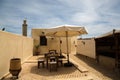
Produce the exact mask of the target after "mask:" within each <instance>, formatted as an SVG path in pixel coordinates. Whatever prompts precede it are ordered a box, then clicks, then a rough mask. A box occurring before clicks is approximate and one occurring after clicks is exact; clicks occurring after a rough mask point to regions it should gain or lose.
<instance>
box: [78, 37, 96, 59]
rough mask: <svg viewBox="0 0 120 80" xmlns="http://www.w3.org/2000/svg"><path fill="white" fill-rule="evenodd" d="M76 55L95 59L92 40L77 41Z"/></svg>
mask: <svg viewBox="0 0 120 80" xmlns="http://www.w3.org/2000/svg"><path fill="white" fill-rule="evenodd" d="M77 44H78V45H77V53H78V54H82V55H85V56H88V57H91V58H94V59H95V58H96V52H95V41H94V39H80V40H78V41H77Z"/></svg>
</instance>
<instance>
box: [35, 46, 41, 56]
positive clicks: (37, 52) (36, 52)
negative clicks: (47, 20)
mask: <svg viewBox="0 0 120 80" xmlns="http://www.w3.org/2000/svg"><path fill="white" fill-rule="evenodd" d="M39 46H40V45H36V46H35V48H36V50H35V54H36V55H39V51H38V49H39Z"/></svg>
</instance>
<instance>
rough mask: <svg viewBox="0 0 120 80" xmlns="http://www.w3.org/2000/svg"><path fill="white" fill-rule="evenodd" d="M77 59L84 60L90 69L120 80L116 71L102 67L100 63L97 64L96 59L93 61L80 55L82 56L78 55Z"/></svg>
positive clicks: (119, 74) (119, 75)
mask: <svg viewBox="0 0 120 80" xmlns="http://www.w3.org/2000/svg"><path fill="white" fill-rule="evenodd" d="M75 57H77V58H78V59H80V60H82V61H83V62H85V63H86V64H87V65H89V66H90V67H92V68H94V69H95V70H97V71H99V72H100V73H102V74H103V75H106V76H108V77H109V78H111V79H113V80H119V79H120V73H116V72H115V70H112V69H108V68H106V67H104V66H102V65H100V64H99V63H97V62H96V60H95V59H92V58H89V57H86V56H84V55H80V54H76V55H75Z"/></svg>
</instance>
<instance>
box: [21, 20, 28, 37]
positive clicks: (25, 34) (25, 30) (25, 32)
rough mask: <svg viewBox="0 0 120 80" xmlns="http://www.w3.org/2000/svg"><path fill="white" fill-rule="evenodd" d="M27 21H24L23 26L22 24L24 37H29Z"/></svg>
mask: <svg viewBox="0 0 120 80" xmlns="http://www.w3.org/2000/svg"><path fill="white" fill-rule="evenodd" d="M26 22H27V21H26V20H23V24H22V35H23V36H27V24H26Z"/></svg>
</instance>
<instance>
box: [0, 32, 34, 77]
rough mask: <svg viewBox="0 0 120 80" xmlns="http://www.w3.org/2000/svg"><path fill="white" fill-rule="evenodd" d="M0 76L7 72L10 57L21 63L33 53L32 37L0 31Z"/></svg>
mask: <svg viewBox="0 0 120 80" xmlns="http://www.w3.org/2000/svg"><path fill="white" fill-rule="evenodd" d="M0 47H1V48H0V78H1V77H2V76H4V75H5V74H7V73H8V72H9V65H10V59H11V58H20V59H21V62H22V63H23V62H24V61H25V60H26V59H27V58H29V57H30V56H32V55H33V39H31V38H27V37H23V36H20V35H15V34H11V33H8V32H3V31H0Z"/></svg>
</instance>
